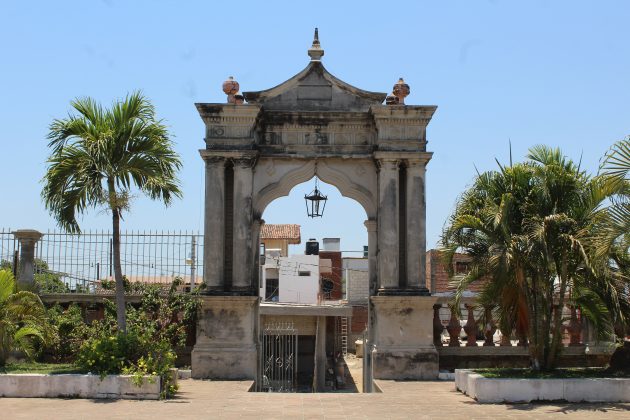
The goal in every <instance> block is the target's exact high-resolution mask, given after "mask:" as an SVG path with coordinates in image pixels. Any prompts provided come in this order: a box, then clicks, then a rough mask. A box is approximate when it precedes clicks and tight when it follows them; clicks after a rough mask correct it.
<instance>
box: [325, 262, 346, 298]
mask: <svg viewBox="0 0 630 420" xmlns="http://www.w3.org/2000/svg"><path fill="white" fill-rule="evenodd" d="M319 258H320V259H324V260H330V261H331V263H332V264H331V265H332V273H324V274H321V275H320V276H321V278H327V279H330V280H332V282H333V290H332V292H331V293H330V299H331V300H340V299H341V298H342V297H343V291H342V289H341V274H342V270H341V252H339V251H319Z"/></svg>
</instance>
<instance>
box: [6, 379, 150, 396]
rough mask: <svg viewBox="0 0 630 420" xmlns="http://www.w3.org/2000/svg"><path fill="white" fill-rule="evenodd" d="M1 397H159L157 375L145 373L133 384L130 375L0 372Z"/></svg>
mask: <svg viewBox="0 0 630 420" xmlns="http://www.w3.org/2000/svg"><path fill="white" fill-rule="evenodd" d="M0 397H12V398H57V397H66V398H67V397H70V398H96V399H100V398H113V399H118V398H122V399H138V400H157V399H159V398H160V378H159V376H145V377H144V379H143V381H142V385H141V386H136V385H135V384H134V383H133V382H132V377H131V376H130V375H108V376H106V377H104V378H103V380H101V378H100V376H98V375H78V374H63V375H43V374H35V373H33V374H2V375H0Z"/></svg>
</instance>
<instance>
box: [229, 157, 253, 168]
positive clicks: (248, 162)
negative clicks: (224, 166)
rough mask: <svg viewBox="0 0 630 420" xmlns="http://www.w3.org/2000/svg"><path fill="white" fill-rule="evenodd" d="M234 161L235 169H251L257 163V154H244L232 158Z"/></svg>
mask: <svg viewBox="0 0 630 420" xmlns="http://www.w3.org/2000/svg"><path fill="white" fill-rule="evenodd" d="M232 162H233V163H234V169H249V168H253V167H254V164H255V163H256V156H242V157H235V158H232Z"/></svg>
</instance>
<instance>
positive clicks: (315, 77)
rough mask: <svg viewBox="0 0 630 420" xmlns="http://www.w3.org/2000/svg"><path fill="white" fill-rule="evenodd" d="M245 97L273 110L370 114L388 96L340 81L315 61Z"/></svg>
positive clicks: (247, 93) (246, 93)
mask: <svg viewBox="0 0 630 420" xmlns="http://www.w3.org/2000/svg"><path fill="white" fill-rule="evenodd" d="M243 95H244V96H245V100H246V101H247V102H248V103H250V104H259V105H261V106H262V107H263V108H264V109H265V110H271V111H276V110H277V111H351V112H367V111H368V110H369V109H370V106H372V105H380V104H382V103H383V101H384V100H385V97H386V96H387V95H386V94H385V93H380V92H369V91H366V90H362V89H359V88H356V87H354V86H352V85H350V84H348V83H346V82H344V81H342V80H339V79H338V78H336V77H335V76H333V75H332V74H330V72H328V70H326V68H325V67H324V66H323V64H322V63H321V61H311V62H310V63H309V65H308V66H306V68H305V69H304V70H302V71H301V72H299V73H298V74H296V75H295V76H293V77H292V78H290V79H289V80H287V81H286V82H284V83H281V84H280V85H278V86H276V87H273V88H271V89H267V90H261V91H258V92H244V94H243Z"/></svg>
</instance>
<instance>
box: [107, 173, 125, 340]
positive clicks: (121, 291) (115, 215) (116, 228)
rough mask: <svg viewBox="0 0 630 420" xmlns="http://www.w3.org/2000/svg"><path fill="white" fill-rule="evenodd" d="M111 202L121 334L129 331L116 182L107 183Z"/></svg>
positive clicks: (117, 304) (117, 309)
mask: <svg viewBox="0 0 630 420" xmlns="http://www.w3.org/2000/svg"><path fill="white" fill-rule="evenodd" d="M107 185H108V189H109V202H110V208H111V210H112V228H113V232H112V247H113V257H114V279H116V321H117V323H118V330H119V331H120V332H123V333H124V332H126V331H127V317H126V313H125V311H126V308H125V284H124V282H123V275H122V267H121V265H120V206H119V205H118V203H117V198H116V189H115V185H114V180H113V179H109V180H108V181H107Z"/></svg>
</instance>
